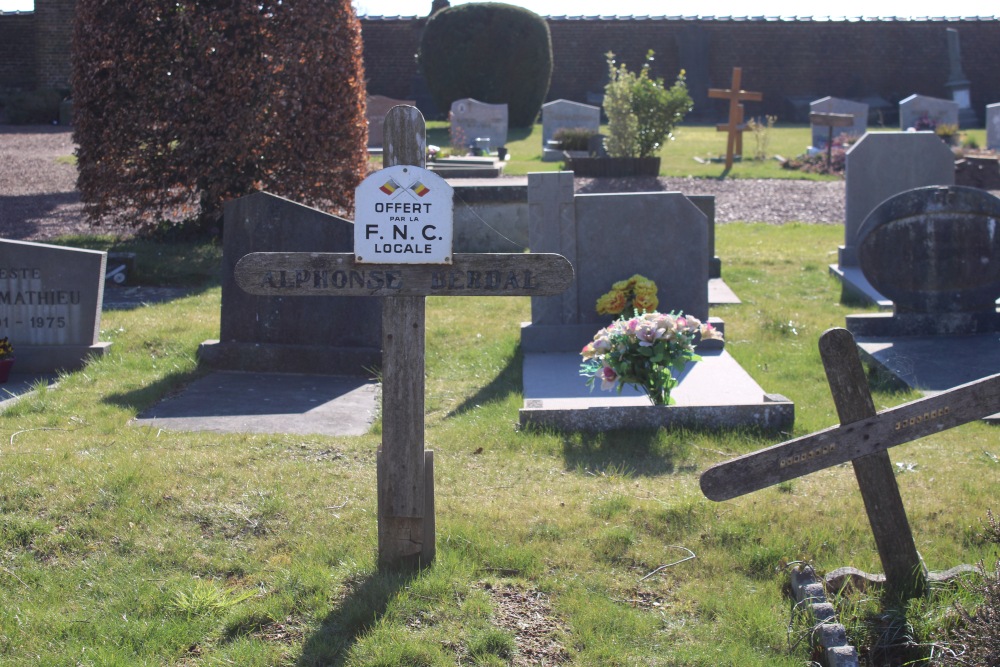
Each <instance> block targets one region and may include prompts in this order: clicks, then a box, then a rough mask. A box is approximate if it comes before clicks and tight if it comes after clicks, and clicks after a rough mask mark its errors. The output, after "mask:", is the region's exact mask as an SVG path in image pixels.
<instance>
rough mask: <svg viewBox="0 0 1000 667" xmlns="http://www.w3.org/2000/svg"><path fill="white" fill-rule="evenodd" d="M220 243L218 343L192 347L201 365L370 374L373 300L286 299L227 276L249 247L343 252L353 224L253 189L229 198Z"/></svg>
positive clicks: (377, 355)
mask: <svg viewBox="0 0 1000 667" xmlns="http://www.w3.org/2000/svg"><path fill="white" fill-rule="evenodd" d="M224 225H225V229H224V234H223V242H222V243H223V245H222V313H221V322H220V335H219V340H208V341H205V342H204V343H202V344H201V346H200V347H199V348H198V358H199V361H200V363H202V364H203V365H204V366H206V367H208V368H213V369H217V370H231V371H253V372H281V373H314V374H319V375H352V376H370V375H371V369H372V368H375V367H377V366H378V363H379V360H380V359H381V353H382V351H381V343H380V341H381V337H382V333H381V331H382V329H381V309H380V306H379V303H378V301H377V300H375V299H350V298H344V297H339V296H323V297H318V298H317V299H309V300H304V299H289V298H287V297H285V296H281V295H277V296H267V295H265V296H261V295H252V294H247V293H246V292H244V291H243V290H241V289H240V288H239V286H238V285H237V284H236V280H235V278H234V271H235V269H236V263H237V262H238V261H239V260H240V258H241V257H243V256H244V255H247V254H250V253H252V252H320V251H324V252H350V251H352V250H353V248H354V225H353V223H351V221H349V220H345V219H343V218H339V217H337V216H334V215H328V214H326V213H323V212H322V211H318V210H316V209H313V208H309V207H308V206H303V205H301V204H297V203H295V202H292V201H289V200H287V199H283V198H281V197H276V196H274V195H271V194H267V193H263V192H259V193H255V194H252V195H248V196H246V197H241V198H239V199H236V200H234V201H231V202H228V203H227V204H226V206H225V211H224Z"/></svg>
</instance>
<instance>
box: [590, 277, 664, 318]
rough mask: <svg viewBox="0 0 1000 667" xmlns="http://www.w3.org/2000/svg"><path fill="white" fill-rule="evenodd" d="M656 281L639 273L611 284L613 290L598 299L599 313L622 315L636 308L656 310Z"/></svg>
mask: <svg viewBox="0 0 1000 667" xmlns="http://www.w3.org/2000/svg"><path fill="white" fill-rule="evenodd" d="M658 305H659V301H658V300H657V299H656V283H654V282H653V281H652V280H650V279H649V278H645V277H643V276H640V275H639V274H638V273H637V274H635V275H634V276H632V277H631V278H629V279H628V280H619V281H618V282H616V283H615V284H614V285H612V286H611V291H610V292H608V293H607V294H603V295H601V297H600V298H599V299H598V300H597V314H598V315H621V314H622V313H631V312H632V311H634V310H637V311H646V312H651V311H654V310H656V307H657V306H658Z"/></svg>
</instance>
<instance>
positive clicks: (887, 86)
mask: <svg viewBox="0 0 1000 667" xmlns="http://www.w3.org/2000/svg"><path fill="white" fill-rule="evenodd" d="M421 27H422V20H421V19H387V18H371V19H362V35H363V37H364V41H365V69H366V75H367V76H368V90H369V92H371V93H373V94H380V95H387V96H390V97H396V98H409V99H414V98H417V99H419V96H418V95H416V94H415V93H416V92H417V91H415V89H414V82H415V77H414V74H415V73H416V66H415V64H414V61H413V54H414V53H416V51H417V50H418V48H419V43H420V29H421ZM946 28H956V29H957V30H958V32H959V37H960V40H961V47H962V65H963V69H964V71H965V74H966V76H967V77H968V78H969V80H970V81H971V87H972V104H973V109H975V110H976V113H977V114H979V116H980V117H982V115H983V113H984V107H985V106H986V105H987V104H991V103H993V102H997V101H1000V77H998V76H996V74H995V63H996V62H997V61H998V59H1000V21H998V20H982V21H980V20H956V21H943V20H926V21H903V20H900V21H893V20H888V21H810V20H794V21H792V20H787V21H785V20H773V21H768V20H735V19H718V20H681V19H674V20H670V19H567V18H553V19H549V29H550V31H551V33H552V50H553V54H554V66H553V73H552V84H551V86H550V88H549V95H548V99H549V100H554V99H559V98H564V99H569V100H576V101H580V102H586V101H588V97H589V98H590V99H591V100H592V99H593V94H600V93H601V92H602V90H603V87H604V83H605V81H606V80H607V66H606V64H605V57H604V54H605V53H606V52H608V51H613V52H614V53H615V55H616V58H617V60H619V61H620V62H625V63H627V64H628V66H629V68H630V69H635V68H638V67H639V66H641V65H642V63H643V62H644V60H645V54H646V51H648V50H649V49H653V50H654V51H655V54H656V55H655V61H654V66H653V72H654V74H656V75H658V76H662V77H663V78H664V79H666V80H667V81H672V80H673V78H674V77H675V76H676V75H677V71H678V70H679V69H680V68H681V67H684V68H686V69H687V70H688V83H689V85H690V87H691V90H692V96H693V97H694V98H695V102H696V105H697V106H696V111H697V112H699V115H700V117H702V118H707V119H712V120H721V119H722V118H723V116H724V115H725V102H723V101H720V100H711V101H710V100H708V99H707V97H706V91H707V89H708V88H709V87H715V88H728V87H729V82H730V78H731V76H732V68H733V67H742V68H743V88H744V89H747V90H754V91H759V92H761V93H763V95H764V100H763V102H760V103H748V104H747V114H748V115H760V114H765V113H767V114H774V115H777V116H778V117H779V118H780V119H783V120H794V118H793V117H794V116H795V114H796V108H797V112H798V113H799V114H802V113H803V109H804V112H805V113H808V107H807V106H805V107H803V106H802V105H803V104H805V105H808V102H809V101H810V100H814V99H817V98H820V97H823V96H826V95H832V96H834V97H847V98H854V99H861V98H866V97H881V98H883V99H884V100H885V101H886V102H888V103H889V104H890V113H891V111H892V108H893V107H894V106H895V104H896V103H897V102H898V101H899V100H900V99H902V98H904V97H906V96H908V95H911V94H913V93H919V94H922V95H931V96H934V97H944V98H950V93H949V92H948V91H947V89H946V88H945V86H944V84H945V82H946V80H947V78H948V72H949V68H948V52H947V38H946V36H945V30H946ZM796 104H798V107H796ZM800 120H805V118H802V117H800ZM887 120H889V119H887ZM980 120H982V118H980Z"/></svg>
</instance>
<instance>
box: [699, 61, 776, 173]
mask: <svg viewBox="0 0 1000 667" xmlns="http://www.w3.org/2000/svg"><path fill="white" fill-rule="evenodd" d="M742 78H743V69H742V68H741V67H734V68H733V83H732V85H731V86H730V87H729V88H709V89H708V96H709V97H714V98H717V99H727V100H729V122H728V123H727V124H725V125H719V126H718V127H717V128H716V129H717V130H718V131H719V132H728V133H729V136H728V138H727V140H726V170H727V171H728V170H729V169H732V168H733V155H734V150H735V148H736V144H737V143H739V144H740V154H741V155H742V152H743V151H742V148H743V130H744V129H746V126H743V105H742V104H740V102H742V101H749V102H760V101H761V100H762V99H764V96H763V94H761V93H754V92H750V91H746V90H742V89H740V83H741V79H742Z"/></svg>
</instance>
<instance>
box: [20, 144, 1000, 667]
mask: <svg viewBox="0 0 1000 667" xmlns="http://www.w3.org/2000/svg"><path fill="white" fill-rule="evenodd" d="M788 132H789V133H790V134H791V133H795V132H803V133H804V132H805V130H804V129H801V128H800V129H798V130H788ZM692 134H696V133H695V132H694V129H692ZM685 135H686V130H685V128H682V131H681V132H679V133H678V144H679V145H682V144H681V142H684V141H686V140H687V139H686V136H685ZM527 139H528V138H527V137H525V138H523V139H522V141H527ZM691 140H692V141H693V140H694V139H693V137H692V139H691ZM790 141H791V142H792V144H793V145H794V143H795V142H799V141H800V140H799V139H795V138H794V135H793V138H792V139H790ZM511 143H512V145H514V146H515V148H514V149H513V150H514V152H515V154H516V153H517V148H516V143H515V142H513V141H512V142H511ZM775 145H776V146H777V145H779V144H778V143H777V142H775ZM533 150H534V149H533ZM668 150H669V149H668ZM539 152H540V150H539ZM527 162H530V158H529V159H528V160H527ZM539 164H541V163H539ZM842 235H843V230H842V228H840V227H839V226H827V225H798V224H792V225H787V226H771V225H759V224H742V223H740V224H729V225H721V226H719V228H718V231H717V254H718V255H719V256H720V257H721V258H722V261H723V274H724V277H725V279H726V281H727V283H728V284H729V285H730V286H731V287H732V288H733V289H734V290H735V291H736V293H737V294H738V295H739V296H740V297H741V298H742V300H743V302H742V303H741V304H738V305H729V306H722V307H719V308H717V309H715V310H714V314H716V315H719V316H721V317H723V318H724V319H725V320H726V330H727V334H728V342H727V347H728V349H729V350H730V351H731V353H732V354H733V356H734V357H736V359H737V360H738V361H739V362H740V363H741V364H742V365H743V367H744V368H745V369H746V370H747V371H748V372H749V373H750V374H751V375H752V376H753V377H754V378H755V379H756V380H757V381H758V382H759V383H760V385H761V386H762V387H763V388H764V389H765V390H766V391H768V392H776V393H781V394H784V395H785V396H787V397H788V398H790V399H791V400H793V401H794V402H795V406H796V423H795V429H794V432H793V433H790V434H787V435H788V436H789V437H790V436H797V435H802V434H805V433H808V432H811V431H814V430H817V429H820V428H825V427H827V426H830V425H832V424H835V423H836V422H837V417H836V411H835V409H834V405H833V402H832V399H831V397H830V392H829V389H828V387H827V385H826V380H825V377H824V374H823V369H822V365H821V362H820V359H819V354H818V350H817V340H818V337H819V336H820V334H821V333H822V332H823V331H824V330H826V329H827V328H829V327H832V326H842V325H843V322H844V316H845V315H846V314H847V313H850V312H858V310H859V309H857V308H851V307H845V306H843V305H841V303H840V300H839V286H838V284H837V283H836V282H835V280H834V279H832V278H831V277H830V276H829V275H828V272H827V268H826V267H827V265H828V264H829V263H830V262H831V260H832V259H833V258H834V256H835V255H834V253H835V251H836V247H837V245H838V243H839V242H841V241H842ZM93 243H96V244H98V245H99V244H100V240H98V241H94V242H93ZM129 249H131V250H133V251H135V252H137V253H139V255H140V257H139V262H138V263H139V265H140V266H142V265H143V264H144V262H145V259H146V258H150V259H152V258H154V257H156V256H157V255H158V254H159V256H160V262H161V268H160V269H157V272H158V273H160V274H161V275H163V276H164V278H163V279H162V281H161V282H167V283H173V282H177V281H178V280H180V279H181V276H183V275H184V274H186V273H188V272H186V271H179V270H176V269H171V268H170V267H171V266H172V265H175V264H177V260H176V258H177V257H188V258H192V265H193V266H196V267H198V268H197V269H196V271H197V273H198V274H199V275H202V276H211V275H213V268H212V267H213V266H215V265H217V262H218V259H219V249H218V248H217V247H213V246H197V245H196V246H187V247H181V248H180V249H176V250H169V251H168V250H167V249H166V247H164V246H162V245H157V244H152V243H141V242H134V243H133V245H132V246H131V247H130V248H129ZM172 257H173V259H171V258H172ZM194 260H196V261H194ZM168 271H175V274H169V275H168V274H167V273H166V272H168ZM154 278H155V277H152V278H151V280H152V279H154ZM203 282H204V281H203ZM205 284H207V287H206V289H204V290H202V291H199V292H198V293H197V294H195V295H193V296H190V297H188V298H185V299H180V300H177V301H174V302H171V303H167V304H161V305H151V306H148V307H144V308H140V309H137V310H132V311H109V312H106V313H105V314H104V316H103V319H102V323H101V326H102V331H101V334H100V340H102V341H111V342H112V343H113V346H112V348H111V351H110V353H109V354H108V355H107V356H105V357H104V358H102V359H100V360H98V361H96V362H94V363H92V364H91V365H90V366H88V367H87V368H86V369H85V370H84V371H81V372H78V373H73V374H69V375H66V376H64V377H62V378H60V381H59V383H58V385H57V386H56V387H54V388H50V389H48V390H39V391H37V392H35V393H34V394H33V395H31V396H29V397H26V398H25V399H23V400H21V401H20V402H18V403H17V404H15V405H14V406H13V407H11V408H10V409H8V410H7V411H5V412H4V413H2V414H0V458H2V466H0V663H2V664H4V665H11V666H22V665H23V666H28V665H31V666H37V665H102V666H113V665H121V666H126V665H129V666H132V665H183V666H190V665H229V664H234V665H241V666H254V665H297V666H306V665H309V666H312V665H316V666H319V665H343V666H349V667H361V666H365V667H376V666H385V667H388V666H427V667H432V666H433V667H437V666H445V665H489V666H497V665H508V664H515V663H514V660H515V659H524V658H526V657H528V656H529V655H535V656H536V658H537V657H538V656H540V655H548V656H550V657H552V656H555V658H552V659H557V658H562V659H565V660H566V662H567V664H573V665H581V666H582V665H586V666H594V667H598V666H600V667H606V666H608V665H623V666H624V665H664V666H666V665H703V666H705V667H709V666H711V667H717V666H719V665H734V666H735V665H739V666H740V667H752V666H755V665H756V666H760V667H764V666H767V667H774V666H782V665H787V666H789V667H791V666H796V667H799V666H801V665H803V664H806V663H807V661H808V660H809V658H810V649H809V640H808V634H809V631H808V627H807V624H806V623H805V621H804V620H801V619H798V617H797V615H796V614H795V613H794V612H793V608H792V604H791V603H790V602H789V600H788V598H787V597H786V596H785V591H784V589H785V586H786V584H787V579H788V577H787V571H786V570H787V567H788V566H789V564H790V563H793V562H795V561H807V562H810V563H812V564H814V565H815V566H816V568H817V569H818V570H819V571H820V572H825V571H828V570H830V569H833V568H836V567H841V566H845V565H850V566H854V567H858V568H860V569H863V570H866V571H880V570H881V567H880V565H879V562H878V556H877V553H876V551H875V546H874V543H873V540H872V537H871V535H870V531H869V529H868V526H867V522H866V519H865V513H864V509H863V507H862V503H861V499H860V497H859V495H858V493H857V490H856V482H855V481H854V475H853V473H852V472H851V469H850V467H849V466H846V465H844V466H839V467H835V468H832V469H829V470H825V471H822V472H819V473H816V474H813V475H810V476H808V477H804V478H800V479H798V480H795V481H792V482H788V483H784V484H782V485H780V486H778V487H774V488H769V489H766V490H763V491H760V492H757V493H754V494H751V495H749V496H745V497H742V498H739V499H736V500H733V501H729V502H725V503H713V502H711V501H708V500H707V499H705V498H704V497H703V496H702V495H701V493H700V491H699V488H698V476H699V474H700V472H701V471H702V470H704V469H705V468H706V467H707V466H709V465H712V464H714V463H717V462H720V461H723V460H727V459H729V458H730V457H732V456H735V455H738V454H741V453H745V452H748V451H752V450H755V449H758V448H760V447H763V446H766V445H770V444H773V443H774V442H775V440H774V439H769V438H764V437H761V436H760V435H758V434H754V433H749V432H727V433H696V432H689V431H663V430H660V431H648V432H646V431H643V432H616V433H605V434H600V435H579V434H559V433H554V432H544V431H543V432H538V431H522V430H519V429H518V428H517V426H516V422H517V410H518V408H519V407H520V405H521V402H522V398H521V369H520V358H521V357H520V351H519V347H518V335H519V323H520V322H522V321H524V320H527V319H530V304H529V301H528V299H527V298H519V297H506V298H489V299H486V298H474V297H470V298H465V299H457V298H447V299H446V298H429V299H428V302H427V329H428V333H427V351H426V359H427V363H426V366H427V369H426V370H427V378H426V386H427V398H426V442H427V446H428V448H432V449H434V450H435V452H436V455H435V467H436V480H435V485H436V502H437V512H436V520H437V553H438V557H437V560H436V562H435V563H434V564H433V565H432V566H431V567H429V568H427V569H425V570H423V571H421V572H419V573H417V574H415V575H398V574H390V573H382V572H378V571H377V569H376V568H375V565H374V561H375V552H376V524H375V517H376V508H375V452H376V449H377V447H378V445H379V435H378V426H377V425H376V428H375V429H374V430H373V433H371V434H369V435H366V436H361V437H342V438H334V437H319V436H314V437H310V436H298V435H284V434H271V435H253V434H225V433H184V432H173V431H165V430H158V429H155V428H148V427H136V426H131V425H130V424H129V421H130V419H132V418H133V417H134V416H135V415H136V414H137V413H138V412H139V411H141V410H143V409H144V408H145V407H147V406H149V405H150V404H152V403H154V402H155V401H157V400H159V399H160V398H162V397H163V396H165V395H167V394H169V393H170V392H172V391H175V390H176V389H177V388H178V387H180V386H182V385H183V384H184V383H187V382H190V381H191V380H192V379H194V378H195V377H197V376H198V374H199V373H200V372H201V371H199V370H198V368H197V364H196V360H195V350H196V348H197V345H198V344H199V343H200V342H201V341H203V340H205V339H208V338H216V337H218V332H219V308H220V290H219V288H218V286H217V282H213V280H211V279H209V280H208V282H207V283H205ZM942 353H943V354H946V353H947V349H946V344H945V349H943V350H942ZM874 398H875V404H876V407H877V408H878V409H883V408H885V407H889V406H892V405H896V404H899V403H901V402H905V401H907V400H911V399H912V398H914V396H913V395H911V394H907V393H900V392H897V391H893V390H892V389H891V388H889V387H884V386H876V387H874ZM891 456H892V459H893V461H894V462H895V463H896V465H897V467H898V469H899V473H898V481H899V484H900V487H901V492H902V496H903V499H904V501H905V503H906V506H907V511H908V513H909V517H910V522H911V524H912V528H913V531H914V537H915V540H916V543H917V548H918V550H919V551H920V553H921V554H922V556H923V558H924V559H925V561H926V563H927V565H928V566H929V567H930V568H931V569H932V570H943V569H946V568H949V567H952V566H954V565H957V564H959V563H975V562H977V561H979V560H985V561H986V562H987V563H988V564H992V563H993V562H995V561H996V559H997V558H998V555H1000V554H998V549H1000V545H998V544H997V541H996V540H991V539H990V537H989V535H988V531H987V530H986V528H985V518H986V512H987V509H988V508H991V507H992V508H993V510H994V511H996V510H997V506H996V499H997V497H998V495H1000V444H998V439H997V435H996V431H995V427H990V426H987V425H985V424H982V423H974V424H968V425H965V426H962V427H959V428H956V429H953V430H951V431H946V432H943V433H941V434H938V435H935V436H932V437H928V438H924V439H922V440H919V441H917V442H914V443H911V444H907V445H902V446H900V447H897V448H895V449H893V450H892V451H891ZM689 552H690V553H693V554H694V556H695V557H694V558H692V559H688V560H683V559H685V558H686V556H688V554H689ZM681 560H683V562H679V563H677V564H675V565H671V566H670V567H667V568H665V569H662V570H661V571H659V572H658V573H657V574H654V575H652V576H649V577H647V575H648V574H650V573H651V572H653V571H654V570H656V569H657V568H659V567H660V566H662V565H667V564H670V563H674V562H675V561H681ZM956 599H958V600H965V601H966V602H968V601H969V600H970V599H971V598H970V597H969V594H968V593H967V592H966V591H965V589H963V588H961V587H959V588H942V589H936V590H935V591H934V593H933V595H932V597H931V598H930V599H928V600H927V601H923V600H921V601H919V602H918V603H914V604H913V605H911V606H910V608H908V609H905V610H903V613H904V614H905V616H904V620H905V621H906V623H908V624H909V625H908V626H905V627H908V628H909V632H910V633H911V634H912V636H913V637H914V640H915V641H916V642H922V643H924V644H928V643H929V642H932V641H942V639H941V634H940V633H939V632H938V628H940V627H948V625H949V624H952V623H954V614H949V611H950V609H951V607H950V604H951V602H952V601H954V600H956ZM865 600H868V601H870V600H872V598H871V596H869V597H867V598H865ZM973 602H974V600H973ZM853 604H855V605H856V606H857V607H858V608H859V609H861V608H862V607H863V605H862V603H861V602H859V601H857V600H855V601H854V603H853ZM877 611H878V610H877V608H876V609H872V610H870V611H867V612H864V613H867V614H869V615H873V614H875V613H876V612H877ZM862 618H864V615H862ZM867 627H868V625H867V624H864V623H862V622H860V621H859V622H858V623H857V624H856V625H854V624H852V632H855V631H856V632H857V633H858V634H857V636H858V637H861V636H862V635H863V634H864V632H866V628H867ZM936 632H937V633H938V634H935V633H936ZM528 640H531V642H528ZM519 641H520V642H521V643H520V644H519V643H518V642H519ZM855 641H860V640H855ZM526 642H528V643H526ZM519 647H520V648H519ZM519 650H520V651H521V653H517V651H519ZM927 650H928V649H926V648H925V649H924V653H925V654H926V652H927ZM531 651H537V653H530V652H531ZM543 652H545V653H543ZM517 664H525V663H517ZM547 664H554V663H553V662H549V663H547Z"/></svg>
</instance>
